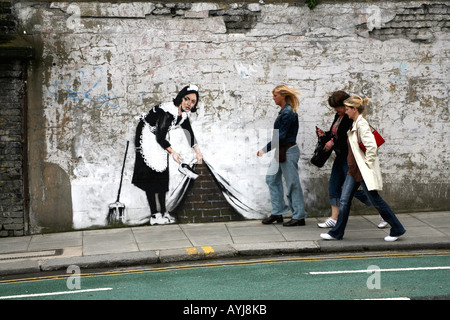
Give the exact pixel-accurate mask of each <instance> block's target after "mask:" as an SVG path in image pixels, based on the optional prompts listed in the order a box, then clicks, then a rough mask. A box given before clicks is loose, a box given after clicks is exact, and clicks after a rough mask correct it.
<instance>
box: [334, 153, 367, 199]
mask: <svg viewBox="0 0 450 320" xmlns="http://www.w3.org/2000/svg"><path fill="white" fill-rule="evenodd" d="M347 172H348V164H347V158H346V157H336V159H335V160H334V162H333V167H332V168H331V176H330V182H329V183H328V195H329V197H330V205H332V206H338V207H339V204H340V199H341V194H342V185H343V184H344V181H345V177H346V176H347ZM355 198H356V199H358V200H359V201H361V202H362V203H364V204H365V205H366V206H368V207H370V206H371V205H372V203H371V202H370V200H369V198H368V197H367V196H366V193H365V192H364V191H363V190H358V191H356V193H355Z"/></svg>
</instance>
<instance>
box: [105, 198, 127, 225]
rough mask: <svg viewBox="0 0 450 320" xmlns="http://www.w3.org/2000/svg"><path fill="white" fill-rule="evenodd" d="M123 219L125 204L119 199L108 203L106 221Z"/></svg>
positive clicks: (120, 220)
mask: <svg viewBox="0 0 450 320" xmlns="http://www.w3.org/2000/svg"><path fill="white" fill-rule="evenodd" d="M124 221H125V205H124V204H123V203H121V202H119V201H116V202H114V203H110V204H109V212H108V223H114V222H120V223H123V222H124Z"/></svg>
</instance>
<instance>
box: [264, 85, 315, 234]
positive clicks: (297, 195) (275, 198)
mask: <svg viewBox="0 0 450 320" xmlns="http://www.w3.org/2000/svg"><path fill="white" fill-rule="evenodd" d="M297 94H298V91H296V90H295V89H292V88H288V87H286V86H284V85H282V86H277V87H275V88H274V89H273V91H272V95H273V100H274V102H275V104H276V105H278V106H280V107H281V110H280V112H279V114H278V117H277V118H276V120H275V123H274V135H273V138H272V141H270V142H269V143H268V144H267V145H266V146H265V147H264V148H262V149H261V150H259V151H258V153H257V156H258V157H261V156H262V155H263V154H264V153H266V152H269V151H271V150H272V149H275V148H276V149H277V152H276V153H275V157H274V159H273V160H272V162H271V163H270V165H269V169H268V172H267V175H266V183H267V185H268V187H269V191H270V200H271V203H272V212H271V215H270V216H269V217H268V218H266V219H264V220H263V221H262V223H263V224H271V223H274V222H277V223H281V222H283V216H282V215H283V214H284V213H286V212H287V211H289V210H290V211H291V212H292V219H291V220H290V221H288V222H286V223H284V224H283V226H285V227H291V226H303V225H305V217H306V215H307V213H306V211H305V206H304V200H303V190H302V187H301V185H300V178H299V176H298V160H299V158H300V150H299V148H298V145H297V143H296V140H297V133H298V114H297V107H298V106H299V104H300V101H299V99H298V97H297ZM282 176H284V179H285V181H286V187H287V192H286V193H287V199H288V205H286V203H285V201H284V188H283V181H282Z"/></svg>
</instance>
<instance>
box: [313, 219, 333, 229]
mask: <svg viewBox="0 0 450 320" xmlns="http://www.w3.org/2000/svg"><path fill="white" fill-rule="evenodd" d="M336 222H337V221H336V220H334V219H331V218H328V219H327V220H325V222H322V223H318V224H317V226H318V227H319V228H333V227H334V226H335V225H336Z"/></svg>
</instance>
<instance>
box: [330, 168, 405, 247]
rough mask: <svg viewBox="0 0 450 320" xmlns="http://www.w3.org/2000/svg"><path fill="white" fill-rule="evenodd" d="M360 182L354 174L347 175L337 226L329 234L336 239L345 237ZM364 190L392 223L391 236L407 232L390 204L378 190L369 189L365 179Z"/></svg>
mask: <svg viewBox="0 0 450 320" xmlns="http://www.w3.org/2000/svg"><path fill="white" fill-rule="evenodd" d="M359 185H360V183H359V182H356V181H355V179H354V178H353V177H352V176H349V175H347V177H346V178H345V182H344V187H343V188H342V195H341V202H340V206H339V216H338V220H337V223H336V226H335V227H334V228H333V229H331V230H330V231H329V232H328V234H329V235H330V236H332V237H333V238H335V239H338V240H340V239H342V238H343V237H344V231H345V227H346V225H347V221H348V216H349V215H350V207H351V205H352V199H353V196H354V195H355V193H356V191H357V190H358V188H359ZM361 186H362V187H363V190H364V192H365V193H366V195H367V197H368V198H369V200H370V202H371V203H372V204H373V205H374V207H375V208H376V209H377V210H378V212H379V213H380V215H381V217H382V218H383V220H384V221H386V222H387V223H389V224H390V225H391V231H390V234H389V235H390V236H392V237H398V236H401V235H402V234H404V233H405V232H406V230H405V228H403V226H402V224H401V223H400V221H399V220H398V219H397V217H396V216H395V214H394V212H393V211H392V210H391V208H390V207H389V205H388V204H387V203H386V202H385V201H384V200H383V199H382V198H381V197H380V195H379V194H378V192H377V191H376V190H372V191H369V190H367V186H366V184H365V183H364V181H362V182H361Z"/></svg>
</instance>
